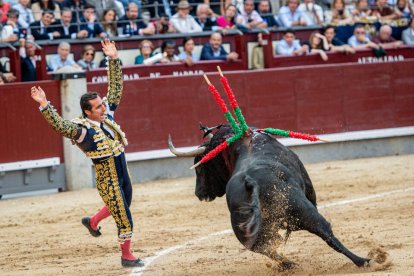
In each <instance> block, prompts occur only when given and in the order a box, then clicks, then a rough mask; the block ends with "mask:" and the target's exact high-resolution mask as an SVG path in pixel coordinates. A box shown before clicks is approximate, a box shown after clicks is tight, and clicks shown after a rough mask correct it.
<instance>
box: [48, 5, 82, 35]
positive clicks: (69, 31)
mask: <svg viewBox="0 0 414 276" xmlns="http://www.w3.org/2000/svg"><path fill="white" fill-rule="evenodd" d="M54 27H55V29H56V31H58V32H59V34H60V36H59V38H60V39H76V38H79V39H81V38H86V37H88V31H86V30H80V31H79V32H78V26H76V25H75V24H72V11H71V10H70V9H69V8H63V9H62V11H61V14H60V20H57V21H56V22H55V24H54Z"/></svg>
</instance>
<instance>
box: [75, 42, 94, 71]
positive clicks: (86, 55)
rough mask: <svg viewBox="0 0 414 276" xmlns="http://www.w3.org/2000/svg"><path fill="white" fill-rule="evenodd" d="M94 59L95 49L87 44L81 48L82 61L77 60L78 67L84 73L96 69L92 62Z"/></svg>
mask: <svg viewBox="0 0 414 276" xmlns="http://www.w3.org/2000/svg"><path fill="white" fill-rule="evenodd" d="M94 58H95V48H94V47H93V46H92V45H90V44H88V45H85V46H84V47H83V50H82V59H80V60H78V65H79V66H80V67H81V68H82V69H83V70H86V71H89V70H92V69H96V68H98V65H97V64H96V63H95V62H94V61H93V59H94Z"/></svg>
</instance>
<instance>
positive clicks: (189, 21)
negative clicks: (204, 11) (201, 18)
mask: <svg viewBox="0 0 414 276" xmlns="http://www.w3.org/2000/svg"><path fill="white" fill-rule="evenodd" d="M190 9H191V6H190V4H189V3H188V1H180V2H179V3H178V5H177V13H176V14H174V15H173V16H172V17H171V20H170V21H171V23H172V24H173V26H174V28H175V29H176V30H177V32H179V33H196V32H202V31H203V29H202V28H201V26H200V25H199V24H198V23H197V22H196V21H195V19H194V17H193V16H191V15H190Z"/></svg>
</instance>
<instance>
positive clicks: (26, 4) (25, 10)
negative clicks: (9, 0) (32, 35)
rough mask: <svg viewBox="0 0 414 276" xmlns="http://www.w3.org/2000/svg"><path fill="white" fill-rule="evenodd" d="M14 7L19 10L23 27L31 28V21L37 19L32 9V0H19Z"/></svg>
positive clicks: (20, 23)
mask: <svg viewBox="0 0 414 276" xmlns="http://www.w3.org/2000/svg"><path fill="white" fill-rule="evenodd" d="M13 8H14V9H16V10H18V11H19V25H20V26H21V27H22V28H23V29H27V28H29V25H30V23H33V22H34V21H35V20H34V17H33V13H32V10H31V9H30V0H19V3H18V4H16V5H14V6H13Z"/></svg>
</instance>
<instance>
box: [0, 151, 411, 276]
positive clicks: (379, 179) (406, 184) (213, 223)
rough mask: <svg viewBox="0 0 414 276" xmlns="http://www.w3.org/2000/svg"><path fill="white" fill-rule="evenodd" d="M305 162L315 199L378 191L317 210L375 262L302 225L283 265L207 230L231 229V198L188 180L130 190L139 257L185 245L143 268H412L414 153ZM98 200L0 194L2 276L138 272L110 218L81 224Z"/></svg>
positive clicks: (90, 192)
mask: <svg viewBox="0 0 414 276" xmlns="http://www.w3.org/2000/svg"><path fill="white" fill-rule="evenodd" d="M306 168H307V169H308V172H309V174H310V177H311V179H312V181H313V184H314V187H315V190H316V195H317V200H318V205H319V206H324V205H326V204H328V203H332V202H339V201H343V200H349V199H355V198H364V197H367V196H370V195H375V194H380V195H381V196H379V197H377V198H366V199H363V200H360V201H356V202H352V203H348V204H343V205H338V206H331V207H326V208H323V209H321V210H320V212H321V214H322V215H323V216H324V217H325V218H327V220H328V221H329V222H330V223H331V224H332V228H333V231H334V233H335V235H336V236H337V238H338V239H339V240H340V241H342V243H343V244H344V245H345V246H347V247H348V249H350V250H351V251H352V252H354V253H355V254H357V255H360V256H365V257H366V256H370V258H374V259H376V260H377V263H376V264H374V265H373V266H372V267H369V268H358V267H356V266H355V265H354V264H353V263H352V262H351V261H350V260H349V259H348V258H346V257H345V256H344V255H342V254H340V253H338V252H336V251H334V250H333V249H331V248H330V247H329V246H328V245H327V244H326V243H325V242H324V241H322V240H321V239H320V238H319V237H317V236H315V235H312V234H310V233H308V232H305V231H300V232H294V233H292V235H291V237H290V239H289V241H288V242H287V244H286V245H283V246H281V247H280V248H279V252H280V253H282V254H283V255H284V256H285V257H286V258H288V259H290V260H292V261H294V262H296V263H297V264H298V265H299V266H298V267H297V268H295V269H293V270H290V271H285V272H279V271H278V266H277V264H275V263H274V262H273V261H271V260H270V259H268V258H267V257H265V256H262V255H259V254H255V253H252V252H250V251H248V250H245V249H244V248H243V246H242V245H241V244H240V243H239V242H238V241H237V239H236V238H235V236H234V235H233V234H232V233H230V232H229V231H227V232H225V233H224V234H219V235H214V236H208V235H210V234H212V233H216V232H220V231H223V230H228V229H231V226H230V220H229V212H228V210H227V205H226V202H225V198H218V199H216V200H215V201H213V202H208V203H207V202H200V201H199V200H198V199H197V197H195V196H194V185H195V177H190V178H180V179H172V180H162V181H154V182H149V183H145V184H136V185H134V187H133V188H134V195H133V202H132V206H131V209H132V214H133V217H134V227H135V231H134V232H135V234H134V238H133V249H134V254H136V255H137V256H140V257H141V258H143V259H145V258H148V257H151V256H154V254H156V253H157V252H159V251H161V250H164V249H167V248H170V247H172V246H176V245H183V246H182V247H181V248H179V249H177V250H174V251H172V252H170V253H169V254H166V255H163V256H161V257H159V258H156V259H155V260H154V261H153V262H152V263H151V264H150V265H149V266H147V267H146V268H145V270H144V271H143V275H255V276H256V275H338V274H341V275H414V189H411V190H407V191H405V192H404V191H401V190H402V189H410V188H413V187H414V155H404V156H392V157H381V158H370V159H359V160H350V161H335V162H327V163H320V164H312V165H307V166H306ZM393 191H396V192H393ZM101 206H102V201H101V199H100V197H99V195H98V192H97V191H96V190H95V189H83V190H81V191H73V192H63V193H56V194H50V195H43V196H33V197H25V198H17V199H3V200H0V211H1V217H0V229H1V231H0V242H1V247H0V275H130V274H131V273H132V272H133V270H132V269H127V268H122V267H121V265H120V253H119V249H118V244H117V237H116V227H115V224H114V221H113V219H112V218H108V219H106V220H105V221H103V222H102V223H101V227H102V233H103V235H102V236H100V237H98V238H94V237H91V236H90V235H89V233H88V232H87V230H86V228H84V227H83V226H82V225H81V223H80V220H81V218H82V217H83V216H88V215H92V214H93V213H95V212H96V211H98V210H99V209H100V208H101ZM206 236H208V237H207V238H204V239H200V238H202V237H206ZM197 239H200V240H198V241H197ZM192 240H195V242H192V243H190V244H187V245H186V246H184V244H185V243H186V242H188V241H192ZM136 275H138V274H136Z"/></svg>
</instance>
